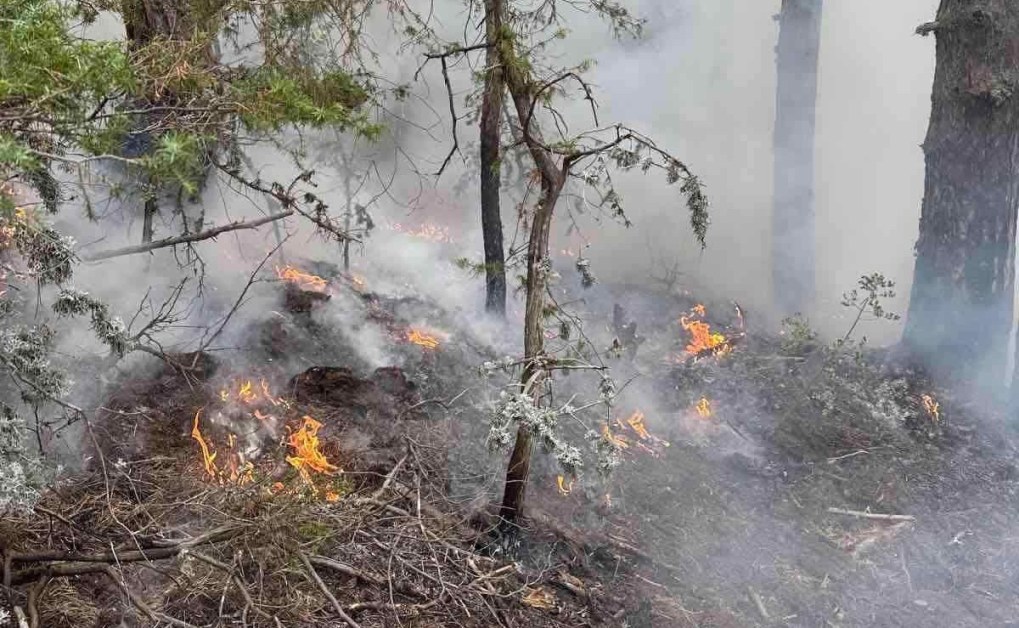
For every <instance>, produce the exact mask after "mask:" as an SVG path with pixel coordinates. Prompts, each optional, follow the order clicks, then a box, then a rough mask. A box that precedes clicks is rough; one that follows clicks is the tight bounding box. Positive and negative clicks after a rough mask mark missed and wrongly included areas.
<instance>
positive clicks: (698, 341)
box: [679, 304, 729, 356]
mask: <svg viewBox="0 0 1019 628" xmlns="http://www.w3.org/2000/svg"><path fill="white" fill-rule="evenodd" d="M706 314H707V310H706V309H705V308H704V306H703V305H701V304H697V305H695V306H694V307H693V309H692V310H690V313H689V314H687V315H685V316H682V317H680V319H679V324H680V325H682V326H683V329H684V330H686V331H688V332H690V342H689V343H688V344H687V345H686V352H687V354H688V355H694V356H696V355H700V354H702V353H705V352H708V351H710V352H712V353H719V354H720V353H726V352H727V351H728V350H729V345H728V342H729V341H728V339H727V338H726V337H725V335H723V334H720V333H717V332H712V331H711V325H708V324H707V323H705V322H704V321H699V320H692V317H694V316H699V317H701V318H703V317H704V316H705V315H706Z"/></svg>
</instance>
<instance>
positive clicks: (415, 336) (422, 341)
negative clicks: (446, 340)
mask: <svg viewBox="0 0 1019 628" xmlns="http://www.w3.org/2000/svg"><path fill="white" fill-rule="evenodd" d="M407 342H412V343H414V344H416V345H418V346H419V347H424V348H425V349H438V348H439V338H438V337H437V336H434V335H432V334H427V333H425V332H423V331H421V330H419V329H414V328H411V329H408V330H407Z"/></svg>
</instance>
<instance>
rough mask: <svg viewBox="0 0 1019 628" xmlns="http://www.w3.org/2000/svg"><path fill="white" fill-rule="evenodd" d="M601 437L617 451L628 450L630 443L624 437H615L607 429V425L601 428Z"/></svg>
mask: <svg viewBox="0 0 1019 628" xmlns="http://www.w3.org/2000/svg"><path fill="white" fill-rule="evenodd" d="M601 435H602V438H604V439H605V440H606V441H607V442H608V443H609V444H611V445H612V446H614V447H616V448H618V449H629V448H630V441H628V440H627V439H626V437H625V436H617V435H615V434H613V433H612V430H611V429H609V425H608V423H606V424H604V425H602V426H601Z"/></svg>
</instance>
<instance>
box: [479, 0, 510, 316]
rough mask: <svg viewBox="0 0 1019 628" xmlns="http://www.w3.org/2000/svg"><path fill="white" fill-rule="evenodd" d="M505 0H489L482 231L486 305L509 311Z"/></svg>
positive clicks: (494, 310)
mask: <svg viewBox="0 0 1019 628" xmlns="http://www.w3.org/2000/svg"><path fill="white" fill-rule="evenodd" d="M503 2H504V0H485V41H486V42H487V43H488V44H489V46H490V47H489V48H488V51H487V53H486V56H485V65H486V68H487V69H486V71H485V91H484V95H483V98H482V101H481V124H480V126H481V232H482V236H483V238H484V242H485V309H486V310H488V311H489V312H492V313H494V314H498V315H499V316H505V315H506V258H505V252H504V251H503V243H502V214H501V212H500V209H499V192H500V188H501V181H502V176H501V174H502V165H501V155H500V145H501V135H502V103H503V94H504V92H505V85H504V81H503V72H502V65H501V62H500V60H499V51H498V49H497V47H496V44H497V43H498V39H499V37H500V36H501V31H502V15H503V12H504V10H505V9H504V7H503Z"/></svg>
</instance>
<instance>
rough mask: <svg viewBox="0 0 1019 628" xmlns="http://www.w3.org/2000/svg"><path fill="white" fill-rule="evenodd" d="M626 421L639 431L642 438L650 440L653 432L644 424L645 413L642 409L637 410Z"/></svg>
mask: <svg viewBox="0 0 1019 628" xmlns="http://www.w3.org/2000/svg"><path fill="white" fill-rule="evenodd" d="M626 423H627V424H628V425H629V426H630V428H631V429H632V430H633V431H634V432H636V433H637V436H639V437H640V439H641V440H649V439H650V438H651V434H650V433H649V432H648V431H647V427H645V426H644V413H643V412H641V411H640V410H637V411H636V412H634V413H633V414H632V415H630V418H629V419H627V420H626Z"/></svg>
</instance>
